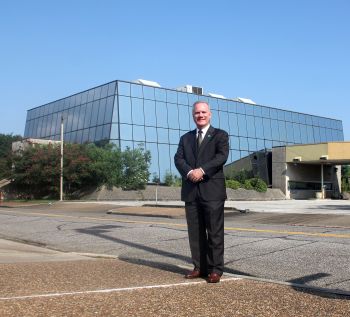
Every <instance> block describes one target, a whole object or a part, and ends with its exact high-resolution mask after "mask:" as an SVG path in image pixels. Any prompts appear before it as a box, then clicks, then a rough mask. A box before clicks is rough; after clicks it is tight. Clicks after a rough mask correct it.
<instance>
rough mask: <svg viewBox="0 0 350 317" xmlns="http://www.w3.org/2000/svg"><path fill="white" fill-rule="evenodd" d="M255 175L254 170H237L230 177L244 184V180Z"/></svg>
mask: <svg viewBox="0 0 350 317" xmlns="http://www.w3.org/2000/svg"><path fill="white" fill-rule="evenodd" d="M252 177H254V175H253V172H251V171H247V170H241V171H239V172H236V173H234V174H233V175H232V176H231V177H230V179H234V180H236V181H238V182H240V183H241V184H244V182H245V181H246V180H247V179H250V178H252Z"/></svg>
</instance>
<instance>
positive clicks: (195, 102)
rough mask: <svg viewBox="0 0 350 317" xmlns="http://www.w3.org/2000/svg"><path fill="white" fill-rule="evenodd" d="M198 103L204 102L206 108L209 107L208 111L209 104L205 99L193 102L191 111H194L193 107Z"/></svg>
mask: <svg viewBox="0 0 350 317" xmlns="http://www.w3.org/2000/svg"><path fill="white" fill-rule="evenodd" d="M199 103H205V104H207V105H208V109H209V112H210V105H209V103H208V101H205V100H197V101H196V102H194V103H193V105H192V113H193V112H194V108H195V107H196V105H197V104H199Z"/></svg>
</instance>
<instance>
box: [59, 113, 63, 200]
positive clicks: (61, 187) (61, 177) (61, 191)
mask: <svg viewBox="0 0 350 317" xmlns="http://www.w3.org/2000/svg"><path fill="white" fill-rule="evenodd" d="M60 201H63V116H62V117H61V170H60Z"/></svg>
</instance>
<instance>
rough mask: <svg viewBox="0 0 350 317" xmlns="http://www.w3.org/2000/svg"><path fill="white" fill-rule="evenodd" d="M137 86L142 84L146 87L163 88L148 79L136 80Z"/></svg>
mask: <svg viewBox="0 0 350 317" xmlns="http://www.w3.org/2000/svg"><path fill="white" fill-rule="evenodd" d="M134 83H136V84H142V85H146V86H152V87H161V86H160V85H159V84H158V83H157V82H155V81H151V80H146V79H136V80H135V81H134Z"/></svg>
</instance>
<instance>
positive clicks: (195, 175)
mask: <svg viewBox="0 0 350 317" xmlns="http://www.w3.org/2000/svg"><path fill="white" fill-rule="evenodd" d="M203 175H204V174H203V171H202V169H200V168H196V169H194V170H193V171H192V172H191V173H189V174H188V179H189V180H190V181H191V182H193V183H197V182H200V181H201V180H203Z"/></svg>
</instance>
